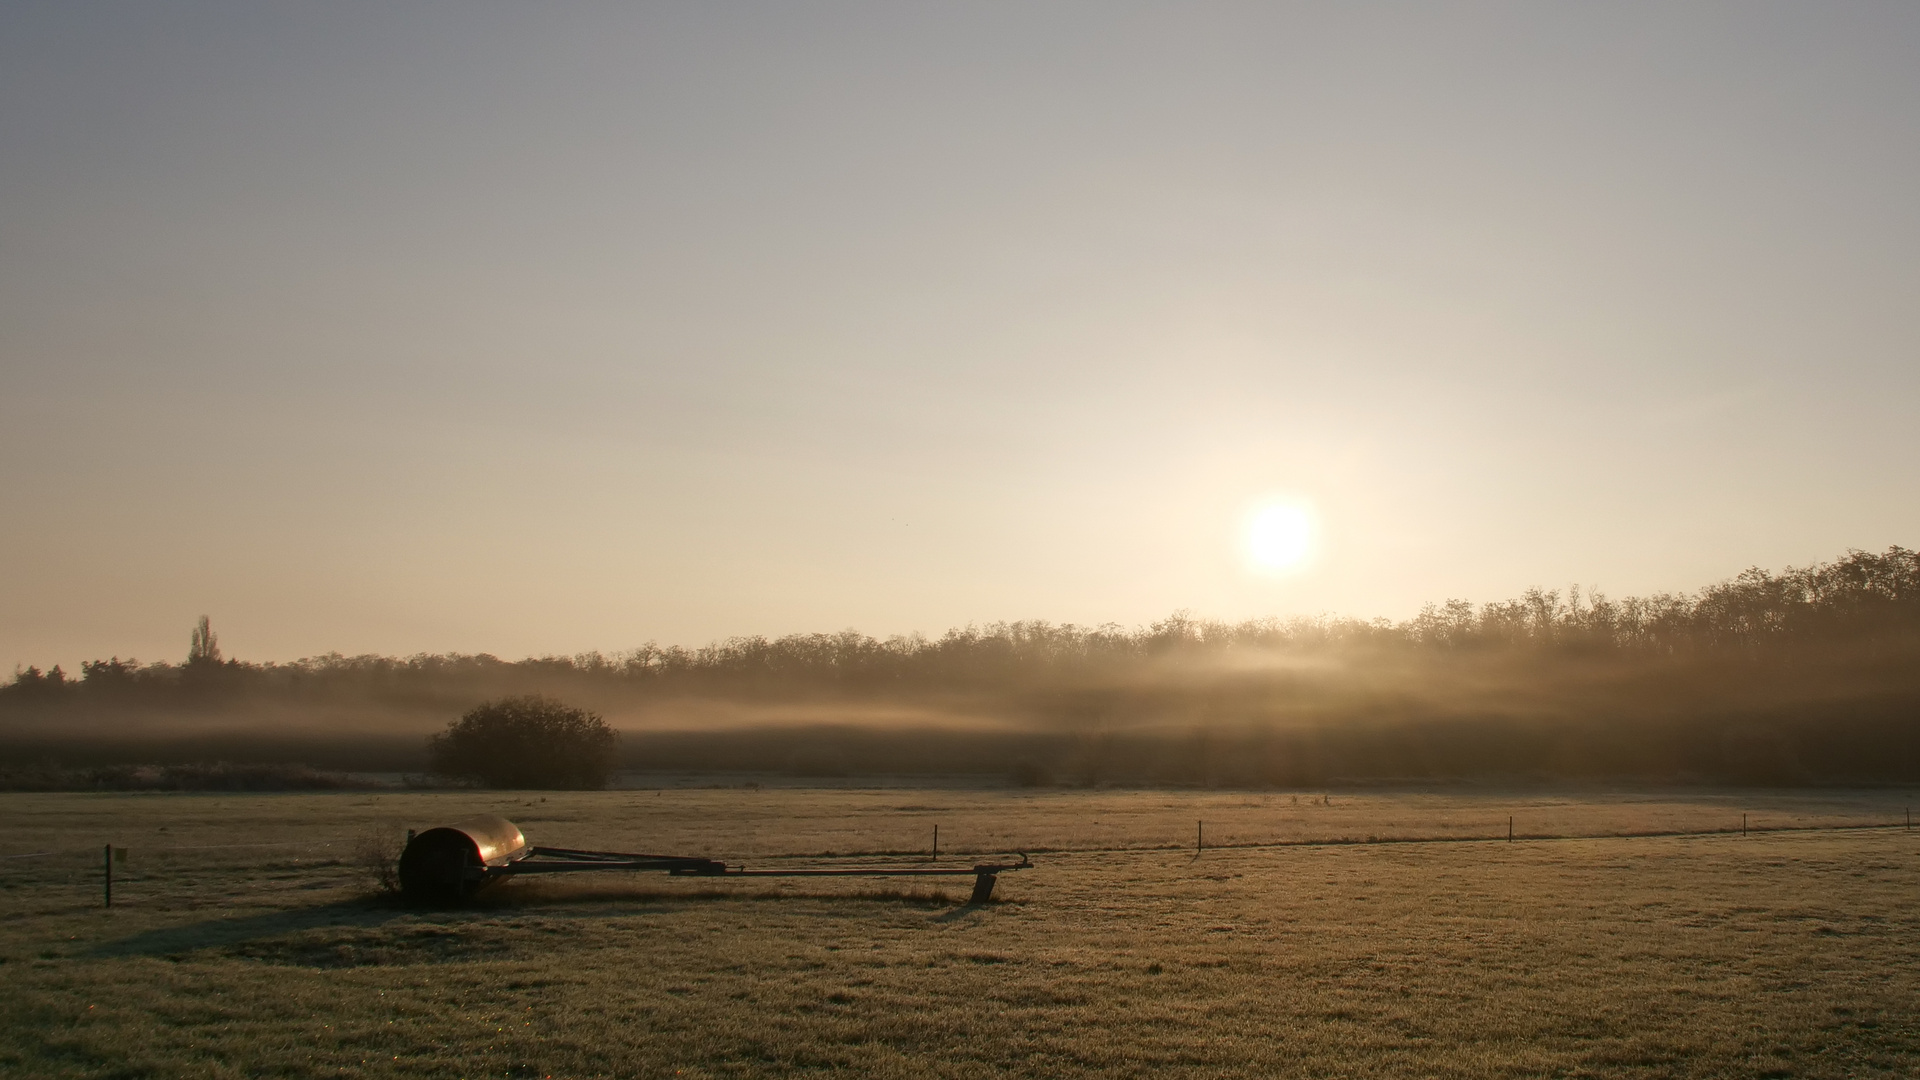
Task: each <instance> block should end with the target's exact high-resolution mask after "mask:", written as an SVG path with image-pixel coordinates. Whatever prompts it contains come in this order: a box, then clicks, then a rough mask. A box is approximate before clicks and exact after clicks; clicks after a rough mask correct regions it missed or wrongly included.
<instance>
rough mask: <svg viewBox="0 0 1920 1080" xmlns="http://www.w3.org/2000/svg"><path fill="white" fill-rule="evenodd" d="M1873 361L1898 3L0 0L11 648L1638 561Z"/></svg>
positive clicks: (151, 645) (431, 634)
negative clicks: (1295, 561)
mask: <svg viewBox="0 0 1920 1080" xmlns="http://www.w3.org/2000/svg"><path fill="white" fill-rule="evenodd" d="M1917 409H1920V5H1915V4H1911V3H1888V4H1836V3H1809V4H1800V5H1768V4H1761V3H1751V2H1740V3H1731V4H1725V5H1712V4H1704V3H1689V4H1671V3H1652V4H1645V5H1630V4H1612V3H1610V4H1567V5H1551V4H1542V3H1526V4H1515V5H1497V4H1464V5H1443V4H1437V3H1417V4H1408V5H1392V4H1348V3H1337V4H1336V3H1326V4H1310V5H1283V4H1275V3H1267V2H1262V3H1249V4H1244V5H1237V4H1199V3H1178V4H1166V5H1129V4H1121V3H1113V2H1107V0H1102V2H1100V3H1092V4H1084V5H1079V4H1065V3H1039V4H1029V3H1017V4H1016V3H982V4H971V5H963V6H962V5H956V6H945V7H939V6H932V5H919V4H881V3H876V4H804V3H780V4H764V5H726V4H719V3H680V4H670V5H659V6H646V5H640V4H633V3H619V4H607V5H604V6H600V5H579V4H575V5H564V4H537V5H534V4H499V5H486V4H479V3H458V4H451V3H450V4H420V3H416V4H389V3H366V4H350V3H326V4H315V3H303V4H279V5H276V4H269V3H261V2H258V0H249V2H247V3H236V4H232V5H215V4H204V3H185V2H183V3H167V4H151V3H130V4H126V5H123V6H116V5H105V4H94V3H86V2H76V0H58V2H53V3H45V4H36V3H26V2H20V0H9V2H7V3H5V4H4V5H0V464H3V465H4V476H5V487H4V494H0V569H3V570H4V573H3V574H0V667H4V669H5V670H10V669H11V665H13V664H14V663H37V664H40V665H42V666H45V665H47V664H50V663H54V662H61V663H64V664H66V665H68V666H69V668H71V667H73V666H74V665H75V664H76V663H77V662H78V661H79V660H81V659H83V658H87V657H95V656H99V657H104V656H106V655H108V654H112V653H117V654H119V655H121V656H126V655H129V654H133V655H136V656H138V657H140V658H142V659H148V660H151V659H163V658H165V659H177V658H179V657H180V656H182V655H184V653H185V650H186V645H187V634H188V629H189V627H190V626H191V624H192V621H193V620H194V618H195V617H197V616H198V615H200V614H202V613H206V614H208V615H211V616H212V617H213V622H214V627H215V629H216V630H218V631H219V632H220V633H221V636H222V641H223V644H224V645H225V646H226V647H227V651H228V652H229V654H232V655H238V656H241V657H243V658H248V659H258V660H265V659H290V658H293V657H297V656H301V655H308V654H314V653H321V652H327V651H331V650H339V651H342V652H348V653H355V652H365V651H379V652H413V651H420V650H426V651H447V650H459V651H491V652H494V653H498V654H500V655H503V656H509V657H516V656H522V655H527V654H539V653H548V652H563V653H564V652H573V651H576V650H583V649H591V648H598V649H605V650H614V649H620V648H625V647H629V646H632V645H636V644H639V643H641V642H643V641H646V640H649V639H655V640H659V641H661V642H678V643H689V644H698V643H702V642H704V641H707V640H709V639H712V638H715V637H721V636H726V635H731V634H742V633H766V634H778V633H786V632H793V631H804V630H837V629H840V628H844V627H855V628H858V629H861V630H865V631H868V632H872V633H876V634H882V635H884V634H891V633H901V632H909V631H914V630H921V631H926V632H931V633H937V632H939V631H941V630H944V629H945V628H947V627H949V626H953V625H956V624H964V623H966V622H969V621H990V620H997V619H1013V618H1044V619H1049V620H1055V621H1074V622H1081V623H1099V622H1106V621H1115V622H1119V623H1123V624H1130V625H1131V624H1137V623H1143V622H1147V621H1151V620H1153V619H1156V618H1159V617H1162V616H1164V615H1166V614H1167V613H1168V612H1170V611H1173V610H1175V609H1179V608H1186V609H1191V610H1192V611H1193V612H1195V613H1196V614H1200V615H1207V616H1215V617H1222V618H1233V619H1238V618H1245V617H1251V616H1259V615H1269V614H1274V615H1293V614H1313V613H1319V612H1335V613H1342V614H1350V615H1359V616H1368V617H1371V616H1376V615H1384V616H1389V617H1394V618H1400V617H1405V616H1407V615H1410V614H1412V613H1413V612H1415V611H1416V610H1417V609H1418V608H1419V606H1420V604H1421V603H1422V602H1423V601H1426V600H1444V599H1446V598H1448V597H1465V598H1470V599H1474V600H1482V601H1483V600H1491V599H1499V598H1503V597H1506V596H1510V595H1512V594H1515V593H1517V592H1519V591H1520V590H1522V589H1524V588H1526V587H1528V586H1530V585H1543V586H1558V587H1564V586H1565V585H1567V584H1569V583H1573V582H1578V583H1580V584H1582V585H1597V586H1599V587H1601V588H1602V589H1604V590H1606V591H1609V592H1612V593H1615V594H1626V593H1641V592H1649V591H1655V590H1663V589H1691V588H1695V587H1698V586H1700V585H1702V584H1706V583H1708V582H1710V581H1713V580H1717V579H1719V578H1723V577H1726V576H1729V575H1731V574H1733V573H1735V572H1737V571H1739V570H1740V569H1742V568H1744V567H1746V566H1749V565H1753V564H1759V565H1763V566H1768V567H1774V568H1778V567H1780V566H1783V565H1786V564H1804V563H1807V562H1811V561H1815V560H1823V559H1828V558H1832V557H1834V556H1837V555H1839V554H1841V553H1842V552H1843V551H1845V550H1846V549H1847V548H1849V547H1860V548H1868V549H1878V548H1884V547H1886V546H1887V545H1889V544H1903V545H1906V546H1915V545H1920V470H1916V461H1917V460H1920V455H1916V453H1915V441H1916V440H1915V430H1916V427H1920V425H1916V423H1915V416H1916V412H1917ZM1275 495H1278V496H1284V497H1287V498H1289V499H1291V500H1292V501H1293V504H1294V505H1296V506H1300V505H1304V506H1307V507H1310V508H1311V510H1312V512H1313V514H1314V517H1315V518H1316V519H1317V521H1318V534H1317V536H1316V537H1315V544H1314V553H1313V555H1312V558H1311V563H1310V565H1308V566H1307V567H1306V568H1304V569H1302V570H1300V571H1298V572H1295V573H1292V574H1290V575H1280V576H1271V575H1267V576H1263V575H1261V574H1258V573H1255V572H1253V571H1252V570H1250V569H1249V568H1248V566H1247V565H1246V563H1245V560H1244V558H1243V556H1242V552H1241V549H1240V546H1239V544H1240V532H1241V529H1242V527H1243V523H1244V522H1245V521H1246V520H1247V515H1248V514H1249V513H1250V512H1251V511H1252V510H1254V509H1255V508H1256V507H1257V506H1258V505H1259V503H1260V500H1262V499H1263V498H1266V497H1268V496H1275Z"/></svg>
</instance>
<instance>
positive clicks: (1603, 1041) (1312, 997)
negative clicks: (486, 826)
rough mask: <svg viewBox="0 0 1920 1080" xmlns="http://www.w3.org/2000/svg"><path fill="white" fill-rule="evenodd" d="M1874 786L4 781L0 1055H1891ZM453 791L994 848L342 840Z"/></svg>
mask: <svg viewBox="0 0 1920 1080" xmlns="http://www.w3.org/2000/svg"><path fill="white" fill-rule="evenodd" d="M1909 799H1910V795H1909V794H1908V793H1906V792H1901V791H1889V790H1876V791H1847V792H1792V793H1780V792H1714V793H1701V792H1678V793H1675V792H1643V793H1637V794H1611V795H1598V794H1595V795H1564V794H1561V795H1550V794H1541V793H1537V792H1522V793H1490V792H1485V791H1473V792H1469V793H1460V792H1432V791H1428V792H1342V791H1334V792H1332V793H1330V794H1328V793H1324V792H1319V791H1314V792H1306V791H1302V792H1297V793H1293V792H1288V793H1272V792H1238V791H1205V792H1198V791H1196V792H1181V791H1174V792H1169V791H1118V790H1104V791H1079V790H1075V791H1066V790H1033V791H1026V790H1002V789H988V788H941V787H881V788H854V787H847V788H840V789H818V788H786V789H783V788H773V787H756V788H746V787H732V788H725V789H716V788H694V787H682V788H664V789H659V790H645V789H636V790H620V791H609V792H595V793H547V794H545V795H540V794H529V793H486V792H441V793H388V792H365V791H355V792H337V793H328V794H299V795H213V794H178V793H174V794H144V795H143V794H4V795H0V820H4V822H5V826H6V827H5V832H4V840H3V841H0V844H3V845H4V846H3V847H0V855H4V856H5V859H4V860H3V861H0V865H3V866H4V868H5V874H4V879H3V880H0V896H4V898H5V900H4V909H3V910H4V915H5V918H4V920H3V921H0V1006H3V1007H0V1072H5V1073H7V1074H9V1075H18V1076H98V1077H149V1076H151V1077H170V1076H205V1077H243V1076H287V1077H321V1076H342V1075H346V1076H435V1077H439V1076H444V1077H480V1076H496V1077H536V1076H537V1077H547V1076H554V1077H575V1076H579V1077H587V1076H619V1077H627V1076H688V1077H694V1076H736V1075H764V1074H775V1073H780V1074H785V1073H793V1072H808V1071H818V1072H844V1073H850V1074H857V1075H874V1076H902V1077H905V1076H927V1075H934V1076H969V1077H973V1076H981V1075H1015V1076H1081V1075H1084V1076H1094V1075H1100V1076H1107V1075H1120V1076H1126V1075H1139V1076H1148V1075H1152V1076H1168V1075H1174V1076H1194V1077H1202V1076H1205V1077H1212V1076H1273V1075H1299V1076H1457V1077H1496V1076H1629V1077H1632V1076H1648V1077H1651V1076H1715V1077H1719V1076H1725V1077H1760V1076H1835V1077H1838V1076H1889V1077H1893V1076H1912V1075H1915V1074H1916V1072H1920V1014H1916V1012H1915V1010H1914V1008H1913V1003H1914V1002H1915V1001H1920V834H1916V833H1914V832H1911V831H1908V830H1907V829H1906V828H1905V827H1904V812H1905V807H1906V805H1907V804H1908V800H1909ZM487 811H495V812H500V813H504V814H505V815H506V816H508V817H510V818H512V819H513V820H515V821H516V822H518V823H519V824H520V825H521V827H522V828H523V829H524V830H525V832H526V833H527V836H528V838H529V839H530V840H531V841H532V842H534V843H536V844H547V845H554V846H593V847H605V848H613V849H624V850H649V851H668V852H674V853H684V854H690V855H712V856H716V857H720V858H725V859H727V860H729V861H733V862H740V861H743V860H745V861H748V862H749V863H750V864H753V865H761V866H772V865H782V864H785V863H787V862H789V861H791V860H794V859H796V858H797V857H810V858H814V859H822V858H827V857H829V853H831V856H830V857H831V858H833V859H835V860H840V861H844V860H847V859H849V858H854V859H859V858H868V857H873V856H874V855H875V854H876V853H892V854H890V855H888V856H887V858H888V861H891V862H896V863H897V862H900V861H905V860H909V859H924V858H925V857H926V851H927V848H928V847H929V845H930V840H931V833H932V829H933V827H934V825H936V824H938V825H939V827H940V830H941V832H940V836H941V848H942V851H941V864H943V865H946V864H952V865H967V864H969V863H970V862H971V861H972V859H971V856H972V855H973V854H974V853H983V854H984V853H996V854H997V853H1000V852H1008V851H1028V852H1031V853H1032V855H1033V858H1034V861H1035V866H1034V868H1033V869H1031V870H1025V871H1021V872H1018V873H1009V874H1005V875H1003V876H1002V877H1001V881H1000V886H999V891H998V893H997V894H996V899H995V902H994V903H992V904H989V905H986V906H983V907H978V908H973V907H966V906H963V905H962V904H961V903H960V900H961V899H963V898H964V895H965V892H966V889H965V887H964V884H963V883H966V882H967V881H968V879H965V878H954V879H933V880H935V881H936V882H938V881H946V882H950V883H951V884H950V885H948V887H947V888H946V890H945V891H944V892H942V891H939V890H938V889H935V888H929V887H927V886H926V885H925V884H924V883H922V882H919V881H915V880H914V879H901V881H900V882H889V881H887V880H886V879H878V880H875V879H866V880H860V879H847V880H835V879H821V880H811V881H806V882H802V883H793V882H786V883H779V882H777V881H776V882H775V883H773V884H771V885H769V884H768V883H767V882H761V881H756V882H747V881H721V882H716V881H711V880H708V881H701V880H697V879H671V878H667V877H664V876H658V875H653V876H633V875H628V876H621V875H613V874H607V875H587V876H583V877H577V878H573V879H569V880H564V881H562V880H555V879H546V880H531V879H530V880H526V881H520V882H513V883H509V884H507V885H505V886H502V887H500V888H498V889H496V890H494V891H493V892H492V893H490V894H488V895H486V896H485V897H484V898H483V901H482V902H481V903H479V904H478V905H476V906H474V907H472V908H470V909H466V910H460V911H410V910H407V909H406V908H404V907H401V906H399V905H397V904H394V903H392V902H389V901H385V900H382V899H380V898H378V897H377V896H375V895H373V893H374V890H373V886H372V884H371V882H370V879H369V877H368V875H367V874H366V872H365V871H364V869H363V868H362V867H361V866H360V865H359V863H360V857H359V853H360V851H361V849H362V848H363V847H364V846H366V844H367V843H368V842H369V841H374V840H379V839H381V838H384V839H386V840H388V841H391V840H392V839H393V838H394V837H396V836H398V835H399V834H400V832H401V830H403V829H404V828H406V827H426V826H430V825H434V824H440V823H444V822H446V821H449V820H453V819H456V818H459V817H461V816H464V815H467V814H471V813H475V812H487ZM1743 814H1744V815H1746V817H1747V821H1748V825H1749V829H1750V831H1749V832H1748V833H1747V834H1746V835H1742V834H1741V819H1742V815H1743ZM1510 817H1511V818H1512V819H1513V828H1514V832H1515V834H1516V839H1515V840H1514V841H1512V842H1508V841H1507V840H1506V833H1507V829H1508V820H1509V818H1510ZM1200 821H1205V822H1206V826H1205V833H1206V840H1207V844H1208V847H1207V849H1206V850H1204V851H1200V852H1197V853H1196V851H1195V850H1194V841H1195V833H1196V825H1197V823H1198V822H1200ZM1636 834H1638V835H1636ZM1369 840H1373V841H1376V842H1371V843H1370V842H1368V841H1369ZM109 842H110V843H113V844H115V845H119V846H124V847H126V848H127V849H128V855H127V858H126V861H125V862H123V863H120V864H118V865H117V866H116V885H115V902H114V906H113V907H112V909H111V910H104V909H103V908H102V905H101V881H100V877H101V875H100V862H101V858H102V849H101V845H103V844H106V843H109ZM896 885H898V887H896Z"/></svg>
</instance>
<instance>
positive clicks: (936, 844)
mask: <svg viewBox="0 0 1920 1080" xmlns="http://www.w3.org/2000/svg"><path fill="white" fill-rule="evenodd" d="M933 857H934V858H936V859H937V858H939V857H940V826H938V825H935V826H934V827H933Z"/></svg>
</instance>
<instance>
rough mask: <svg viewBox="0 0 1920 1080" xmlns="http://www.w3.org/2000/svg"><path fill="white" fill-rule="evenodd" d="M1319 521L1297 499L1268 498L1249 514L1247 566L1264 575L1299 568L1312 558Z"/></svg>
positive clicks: (1245, 533)
mask: <svg viewBox="0 0 1920 1080" xmlns="http://www.w3.org/2000/svg"><path fill="white" fill-rule="evenodd" d="M1319 531H1320V530H1319V522H1318V520H1317V519H1316V518H1315V516H1314V513H1313V508H1312V507H1311V506H1309V505H1307V504H1306V503H1304V502H1301V501H1300V500H1298V499H1268V500H1266V501H1264V502H1261V503H1260V504H1259V505H1257V506H1255V507H1254V508H1253V510H1252V511H1251V512H1249V513H1248V514H1247V519H1246V524H1245V525H1244V527H1243V528H1242V530H1241V548H1242V550H1243V551H1244V553H1245V555H1246V559H1247V565H1248V566H1250V567H1251V568H1252V569H1254V570H1257V571H1259V572H1261V573H1265V574H1285V573H1290V572H1292V571H1295V570H1299V569H1301V568H1302V567H1304V566H1305V565H1306V564H1307V561H1308V560H1309V559H1311V558H1312V557H1313V546H1314V540H1315V538H1316V536H1317V534H1318V533H1319Z"/></svg>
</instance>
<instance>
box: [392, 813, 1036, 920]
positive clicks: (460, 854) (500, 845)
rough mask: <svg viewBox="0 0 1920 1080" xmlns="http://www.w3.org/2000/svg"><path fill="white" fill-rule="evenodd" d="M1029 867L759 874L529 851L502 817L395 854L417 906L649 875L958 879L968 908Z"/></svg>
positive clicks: (627, 856) (436, 832) (700, 862)
mask: <svg viewBox="0 0 1920 1080" xmlns="http://www.w3.org/2000/svg"><path fill="white" fill-rule="evenodd" d="M1032 865H1033V863H1032V862H1031V861H1030V860H1028V858H1027V857H1026V856H1025V855H1021V856H1020V861H1019V862H1011V863H978V864H976V865H974V866H971V867H961V866H954V867H944V866H939V867H936V866H821V867H796V868H793V869H775V870H759V869H748V868H747V867H744V866H730V865H728V864H727V863H724V862H721V861H720V860H718V859H708V858H702V857H698V856H686V855H644V854H635V853H631V852H624V851H583V850H580V849H578V848H551V847H535V846H533V845H531V844H529V843H527V838H526V836H525V835H524V834H523V833H521V831H520V827H519V826H518V825H515V824H514V823H513V822H511V821H508V820H507V819H506V818H503V817H499V816H497V815H494V814H483V815H481V816H479V817H470V818H467V819H466V820H464V821H456V822H454V823H453V824H451V825H442V826H440V827H438V828H433V829H427V830H426V831H424V832H418V833H413V834H411V835H410V836H409V837H408V839H407V846H406V850H405V851H403V852H401V854H400V892H401V895H403V896H404V897H406V899H407V900H409V901H411V902H413V903H417V904H428V905H435V906H441V905H450V904H459V903H461V902H463V901H465V900H468V899H470V898H472V897H473V895H474V894H475V893H478V892H479V891H480V890H481V889H484V888H486V887H487V886H489V885H493V884H495V883H497V882H501V881H505V880H506V879H508V878H513V877H520V876H522V875H524V874H572V873H580V872H582V871H588V870H637V871H656V872H663V873H667V874H671V875H673V876H675V877H704V878H747V877H760V878H768V877H781V878H801V877H959V876H970V877H972V878H973V894H972V896H970V897H969V898H968V900H967V902H968V903H969V904H984V903H986V902H987V900H988V898H990V897H991V896H992V895H993V886H994V883H995V882H996V881H998V880H999V876H1000V875H1001V874H1004V873H1007V872H1008V871H1012V870H1025V869H1026V868H1028V867H1029V866H1032Z"/></svg>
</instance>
